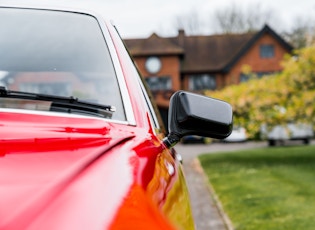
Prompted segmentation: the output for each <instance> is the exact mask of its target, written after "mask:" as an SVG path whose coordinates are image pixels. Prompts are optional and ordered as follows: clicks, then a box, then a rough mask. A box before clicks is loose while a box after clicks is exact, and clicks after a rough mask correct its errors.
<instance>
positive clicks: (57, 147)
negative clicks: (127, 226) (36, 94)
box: [0, 112, 134, 229]
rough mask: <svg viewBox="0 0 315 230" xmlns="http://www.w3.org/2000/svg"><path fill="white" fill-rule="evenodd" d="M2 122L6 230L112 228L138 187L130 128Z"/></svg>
mask: <svg viewBox="0 0 315 230" xmlns="http://www.w3.org/2000/svg"><path fill="white" fill-rule="evenodd" d="M0 117H1V121H0V143H1V145H0V229H106V228H108V226H109V225H110V224H111V222H112V221H113V218H114V215H115V213H116V211H117V209H118V207H119V206H121V203H122V202H123V199H124V197H125V196H126V194H127V193H128V192H129V190H130V188H131V186H133V184H134V178H133V168H132V164H131V161H130V159H131V158H132V154H134V153H133V151H132V149H131V140H132V138H133V136H134V134H133V133H132V132H131V131H128V128H127V129H126V128H125V127H127V126H126V125H124V126H123V125H118V124H111V123H107V122H105V121H103V120H101V119H93V118H80V117H70V116H69V117H65V116H47V115H43V114H42V115H36V114H23V113H3V112H0ZM123 130H125V131H123ZM126 130H127V131H126Z"/></svg>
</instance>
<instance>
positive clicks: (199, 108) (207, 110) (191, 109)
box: [163, 91, 233, 147]
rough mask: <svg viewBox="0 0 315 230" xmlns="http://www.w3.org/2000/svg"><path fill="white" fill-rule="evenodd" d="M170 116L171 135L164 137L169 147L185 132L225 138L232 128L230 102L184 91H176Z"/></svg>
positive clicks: (171, 102)
mask: <svg viewBox="0 0 315 230" xmlns="http://www.w3.org/2000/svg"><path fill="white" fill-rule="evenodd" d="M168 116H169V118H168V120H169V122H168V131H169V135H168V136H167V137H166V138H165V139H164V140H163V141H164V143H165V144H166V145H167V146H168V147H172V146H174V145H175V144H176V143H177V142H179V141H180V139H181V138H182V137H183V136H186V135H199V136H205V137H211V138H216V139H224V138H226V137H228V136H229V135H230V134H231V132H232V128H233V112H232V107H231V106H230V104H228V103H227V102H224V101H221V100H217V99H214V98H210V97H206V96H202V95H198V94H194V93H190V92H185V91H178V92H176V93H174V94H173V96H172V97H171V99H170V106H169V114H168Z"/></svg>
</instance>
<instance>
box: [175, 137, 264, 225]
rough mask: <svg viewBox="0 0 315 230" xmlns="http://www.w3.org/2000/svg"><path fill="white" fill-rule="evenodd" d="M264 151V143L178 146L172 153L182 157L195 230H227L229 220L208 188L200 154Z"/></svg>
mask: <svg viewBox="0 0 315 230" xmlns="http://www.w3.org/2000/svg"><path fill="white" fill-rule="evenodd" d="M263 147H267V143H265V142H257V143H256V142H246V143H212V144H209V145H204V144H191V145H182V144H177V145H176V146H175V149H176V150H177V152H178V153H179V154H181V156H182V157H183V168H184V173H185V175H186V179H187V184H188V189H189V192H190V197H191V202H192V203H191V205H192V210H193V216H194V219H195V223H196V230H227V229H228V230H230V229H231V225H230V222H229V219H228V217H227V216H225V214H224V213H223V212H222V209H221V208H220V207H218V206H217V203H216V201H215V197H214V193H213V191H212V190H211V188H210V187H209V186H208V184H207V181H206V180H207V178H206V176H205V175H204V173H203V171H202V169H201V167H200V165H199V161H198V160H197V158H196V157H197V156H198V155H200V154H202V153H213V152H219V151H234V150H240V149H250V148H263Z"/></svg>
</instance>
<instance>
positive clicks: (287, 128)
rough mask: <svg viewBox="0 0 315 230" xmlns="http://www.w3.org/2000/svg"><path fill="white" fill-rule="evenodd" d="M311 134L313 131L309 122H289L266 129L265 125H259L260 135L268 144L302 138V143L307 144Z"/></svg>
mask: <svg viewBox="0 0 315 230" xmlns="http://www.w3.org/2000/svg"><path fill="white" fill-rule="evenodd" d="M313 136H314V131H313V127H312V125H310V124H296V123H289V124H287V125H276V126H274V127H273V128H272V129H268V128H267V125H262V126H261V137H262V138H263V139H267V140H268V144H269V146H274V145H276V144H277V143H278V142H279V143H281V142H282V143H283V142H284V141H288V140H302V141H303V143H304V144H309V142H310V139H311V138H312V137H313Z"/></svg>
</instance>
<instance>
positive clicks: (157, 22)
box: [59, 0, 315, 38]
mask: <svg viewBox="0 0 315 230" xmlns="http://www.w3.org/2000/svg"><path fill="white" fill-rule="evenodd" d="M59 1H60V2H63V3H64V2H67V3H68V4H71V5H72V6H75V7H78V8H89V9H92V10H94V11H96V12H98V13H100V14H102V15H103V17H105V18H106V19H109V20H112V21H113V22H114V23H115V25H116V26H117V27H118V29H119V31H120V34H121V36H122V37H123V38H146V37H149V36H150V35H151V34H152V33H157V34H158V35H160V36H166V37H167V36H176V35H177V28H176V26H175V24H176V23H175V21H176V18H178V17H179V16H181V15H184V14H189V13H190V12H192V11H194V12H197V13H198V14H199V15H200V17H201V18H202V20H203V21H205V22H207V25H208V24H210V23H208V22H210V20H211V15H212V16H213V15H214V14H215V12H216V11H218V10H222V9H225V8H226V7H229V6H231V5H232V4H234V5H235V6H237V7H238V8H240V9H243V10H246V9H248V8H250V6H251V9H253V6H254V7H259V8H260V9H261V10H263V11H270V12H272V15H273V16H274V20H273V22H272V24H273V25H270V26H271V27H272V28H273V29H275V30H276V31H277V32H282V31H278V30H290V28H292V26H293V25H294V23H296V21H297V19H298V18H302V20H304V21H305V20H310V21H312V22H313V25H314V24H315V1H314V0H299V1H297V0H263V1H261V0H259V1H258V0H67V1H65V0H59ZM208 27H209V28H208ZM208 27H207V28H205V29H204V31H203V34H213V33H216V32H217V31H216V29H215V28H214V26H210V25H209V26H208Z"/></svg>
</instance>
